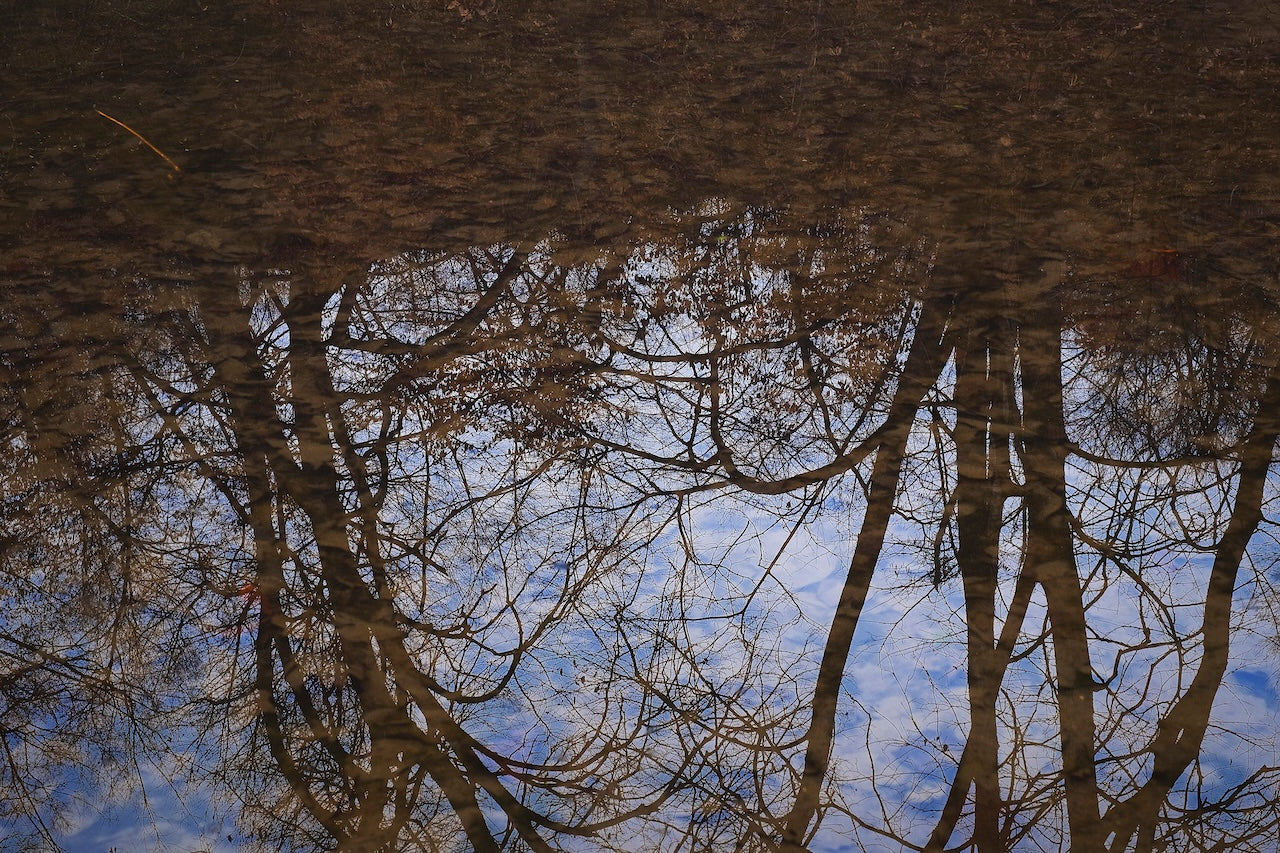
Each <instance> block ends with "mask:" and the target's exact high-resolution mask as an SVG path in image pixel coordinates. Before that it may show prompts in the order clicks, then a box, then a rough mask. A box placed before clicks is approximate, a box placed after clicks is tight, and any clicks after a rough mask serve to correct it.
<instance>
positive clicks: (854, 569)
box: [783, 297, 949, 850]
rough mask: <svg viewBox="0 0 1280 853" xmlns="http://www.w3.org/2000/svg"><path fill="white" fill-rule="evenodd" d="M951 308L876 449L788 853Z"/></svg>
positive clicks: (912, 360) (928, 320)
mask: <svg viewBox="0 0 1280 853" xmlns="http://www.w3.org/2000/svg"><path fill="white" fill-rule="evenodd" d="M948 313H949V312H948V310H947V305H946V304H945V303H943V302H940V301H939V300H937V299H930V298H927V297H926V299H925V301H924V303H923V304H922V306H921V312H920V319H919V321H918V323H917V325H916V330H915V336H914V339H913V341H912V345H911V351H910V353H909V354H908V356H907V361H906V364H905V365H904V366H903V369H902V376H901V377H900V378H899V380H898V388H897V390H896V392H895V393H894V397H893V404H892V406H891V408H890V409H889V414H888V417H887V418H886V420H885V425H884V427H883V428H882V436H883V437H882V439H881V441H880V443H879V444H878V445H877V448H876V457H875V463H874V464H873V466H872V470H871V491H870V493H869V496H868V503H867V510H866V514H865V515H864V517H863V520H862V526H861V528H860V529H859V532H858V541H857V545H856V547H855V548H854V552H853V557H852V558H851V559H850V561H849V573H848V577H847V578H846V579H845V583H844V588H843V589H842V590H841V592H840V600H839V602H838V603H837V604H836V612H835V615H834V616H833V617H832V622H831V629H830V631H829V632H828V634H827V641H826V645H825V647H824V648H823V653H822V663H821V664H820V666H819V668H818V680H817V684H816V686H815V687H814V692H813V701H812V706H813V711H812V721H811V722H810V724H809V730H808V733H807V735H806V744H805V753H804V771H803V775H802V776H801V779H800V785H799V787H798V789H797V792H796V798H795V805H794V806H793V807H792V809H791V812H790V813H789V814H788V815H787V818H786V829H785V833H784V836H783V849H784V850H800V849H803V844H804V842H805V837H806V834H807V833H808V832H809V831H810V823H811V822H812V821H813V818H814V815H815V813H816V812H817V809H818V800H819V794H820V793H821V790H822V785H823V782H824V780H825V779H826V773H827V764H828V761H829V759H830V755H831V748H832V739H833V737H834V735H835V717H836V707H837V705H838V703H839V699H840V692H841V686H842V684H843V683H844V675H845V668H846V666H847V664H848V660H849V650H850V647H851V646H852V644H853V637H854V633H855V631H856V630H857V627H858V617H859V616H860V615H861V613H862V608H863V605H864V603H865V602H866V597H867V590H868V589H869V588H870V586H871V579H872V576H873V575H874V573H875V568H876V564H877V563H878V562H879V560H880V551H881V548H882V546H883V544H884V537H885V531H886V529H887V528H888V525H889V519H890V517H891V516H892V514H893V508H894V496H895V495H896V494H897V490H898V482H899V478H900V476H901V472H902V467H901V466H902V460H903V456H904V453H905V450H906V443H907V437H908V436H909V434H910V432H911V426H912V424H913V423H914V421H915V415H916V409H917V407H918V406H919V405H920V401H921V400H922V399H923V397H924V394H925V392H926V391H927V390H928V388H929V386H930V385H931V384H932V383H933V381H934V379H935V378H936V377H937V375H938V371H939V370H941V368H942V365H943V363H944V362H945V361H946V358H947V355H948V352H949V350H948V348H947V347H945V346H944V341H945V337H944V330H945V328H946V322H947V318H948Z"/></svg>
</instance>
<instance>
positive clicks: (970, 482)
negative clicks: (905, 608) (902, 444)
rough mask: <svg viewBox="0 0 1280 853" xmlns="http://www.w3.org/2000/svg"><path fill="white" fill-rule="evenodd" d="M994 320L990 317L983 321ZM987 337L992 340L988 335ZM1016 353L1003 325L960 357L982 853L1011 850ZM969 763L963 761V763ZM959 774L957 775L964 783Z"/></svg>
mask: <svg viewBox="0 0 1280 853" xmlns="http://www.w3.org/2000/svg"><path fill="white" fill-rule="evenodd" d="M981 320H987V322H990V320H989V319H988V318H980V322H981ZM984 333H985V334H984ZM1013 352H1014V350H1013V346H1012V340H1011V334H1010V329H1008V328H1007V327H1006V326H1005V325H1004V324H1002V323H999V322H998V321H997V322H996V324H995V325H994V326H993V327H991V328H990V332H987V327H984V326H983V325H976V327H973V328H971V329H970V330H969V332H968V335H967V340H966V343H965V346H964V347H963V349H959V350H958V351H957V353H956V392H955V394H956V401H955V404H956V428H955V445H956V489H955V494H954V496H953V500H954V501H955V505H956V528H957V534H958V537H959V549H958V551H957V554H956V562H957V563H958V566H959V570H960V577H961V580H962V582H963V585H964V603H965V611H964V612H965V623H966V626H967V628H968V659H969V667H968V684H969V739H968V741H967V742H966V744H965V750H966V752H965V756H966V757H967V758H968V766H967V767H966V768H965V771H966V774H967V775H969V776H971V778H972V781H973V785H974V830H973V831H974V843H975V845H976V847H977V849H978V851H979V853H991V851H997V850H1002V849H1004V844H1003V842H1002V840H1001V833H1000V817H1001V812H1002V806H1001V794H1000V785H999V769H998V762H999V757H1000V747H999V738H998V735H997V719H996V697H997V696H998V694H999V689H1000V682H1001V680H1002V676H1003V673H1004V662H1003V661H1001V659H1000V650H999V649H998V648H997V647H996V636H995V616H996V576H997V572H998V569H999V560H1000V550H1001V549H1000V540H1001V532H1002V530H1003V511H1004V502H1005V499H1006V498H1007V497H1009V495H1010V491H1011V486H1012V472H1011V470H1010V460H1009V437H1010V431H1009V428H1010V426H1011V425H1012V418H1011V414H1012V403H1013V396H1014V394H1013V383H1014V373H1013ZM962 760H963V759H962ZM958 775H959V770H957V776H958Z"/></svg>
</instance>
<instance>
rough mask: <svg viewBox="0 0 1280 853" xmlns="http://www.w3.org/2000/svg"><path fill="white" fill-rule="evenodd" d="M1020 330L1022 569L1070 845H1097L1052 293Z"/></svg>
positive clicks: (1088, 675)
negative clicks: (1048, 646)
mask: <svg viewBox="0 0 1280 853" xmlns="http://www.w3.org/2000/svg"><path fill="white" fill-rule="evenodd" d="M1027 319H1028V320H1029V322H1024V323H1023V324H1022V326H1021V329H1020V334H1021V339H1022V343H1023V351H1024V352H1026V353H1027V357H1025V358H1023V359H1022V360H1021V362H1020V363H1021V366H1022V383H1023V394H1024V400H1025V403H1024V410H1025V415H1024V429H1023V436H1022V447H1021V454H1020V457H1021V460H1022V465H1023V469H1024V471H1025V472H1026V473H1025V476H1026V495H1025V498H1024V500H1025V502H1026V512H1027V545H1026V569H1025V571H1027V572H1028V573H1029V574H1030V575H1031V576H1032V577H1033V578H1034V579H1035V580H1036V582H1037V583H1039V584H1040V587H1041V588H1042V589H1043V590H1044V594H1045V600H1046V604H1047V608H1048V616H1049V623H1050V626H1051V629H1052V633H1051V636H1052V639H1053V655H1054V664H1055V673H1054V675H1055V681H1054V685H1053V686H1054V689H1055V691H1056V692H1057V697H1058V719H1059V723H1060V731H1061V737H1062V775H1063V784H1064V788H1065V795H1066V802H1067V818H1068V826H1069V831H1070V834H1071V849H1072V850H1073V851H1079V853H1088V851H1092V850H1098V849H1100V846H1101V844H1102V838H1101V836H1100V832H1099V824H1098V817H1099V812H1098V777H1097V766H1096V764H1095V762H1094V754H1095V749H1096V745H1095V744H1096V739H1095V730H1094V711H1093V694H1094V690H1095V689H1096V688H1097V684H1096V683H1095V681H1094V677H1093V665H1092V663H1091V661H1090V657H1089V643H1088V633H1087V626H1086V620H1085V611H1084V602H1083V591H1082V589H1081V580H1080V574H1079V571H1078V569H1077V567H1076V559H1075V545H1074V541H1073V538H1072V533H1071V515H1070V511H1069V510H1068V508H1067V501H1066V489H1067V481H1066V458H1067V435H1066V429H1065V427H1064V425H1063V396H1062V360H1061V340H1060V338H1061V334H1062V331H1061V330H1062V320H1061V314H1060V310H1059V308H1058V305H1057V300H1056V296H1055V295H1053V294H1049V295H1047V296H1046V297H1045V298H1044V300H1043V304H1042V305H1041V306H1040V307H1039V308H1038V310H1035V311H1034V312H1031V313H1030V316H1029V317H1028V318H1027Z"/></svg>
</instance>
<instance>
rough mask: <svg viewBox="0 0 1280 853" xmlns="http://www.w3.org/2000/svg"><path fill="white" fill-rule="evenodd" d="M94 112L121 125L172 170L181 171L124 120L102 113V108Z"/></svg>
mask: <svg viewBox="0 0 1280 853" xmlns="http://www.w3.org/2000/svg"><path fill="white" fill-rule="evenodd" d="M96 112H97V113H98V115H100V116H102V117H103V118H105V119H106V120H107V121H113V122H115V123H116V124H118V125H120V126H121V127H123V128H124V129H125V130H127V131H129V132H130V133H132V134H133V135H134V136H136V137H138V139H139V140H140V141H141V142H142V144H143V145H145V146H147V147H148V148H150V149H151V150H152V151H154V152H156V153H157V154H159V155H160V158H161V159H162V160H164V161H165V162H166V163H168V164H169V165H170V166H172V167H173V171H175V172H181V171H182V169H180V168H178V164H177V163H175V162H173V161H172V160H170V159H169V156H168V155H167V154H165V153H164V152H163V151H161V150H160V149H159V148H157V147H155V146H154V145H152V144H151V142H150V141H149V140H148V139H147V138H146V137H145V136H143V135H142V134H141V133H138V131H136V130H134V129H133V128H132V127H129V125H127V124H125V123H124V122H122V121H121V120H120V119H118V118H116V117H115V116H109V115H107V114H106V113H104V112H103V111H102V110H96Z"/></svg>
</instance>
